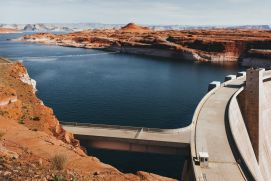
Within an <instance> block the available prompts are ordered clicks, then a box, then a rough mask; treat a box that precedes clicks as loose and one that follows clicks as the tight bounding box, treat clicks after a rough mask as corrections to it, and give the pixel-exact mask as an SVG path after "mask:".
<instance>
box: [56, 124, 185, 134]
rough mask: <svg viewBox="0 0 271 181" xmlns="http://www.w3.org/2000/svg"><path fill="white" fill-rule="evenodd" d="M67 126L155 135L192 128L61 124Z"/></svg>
mask: <svg viewBox="0 0 271 181" xmlns="http://www.w3.org/2000/svg"><path fill="white" fill-rule="evenodd" d="M60 123H61V124H62V125H65V126H78V127H92V128H94V127H96V128H106V129H118V130H119V129H122V130H132V131H137V130H142V131H144V132H154V133H164V134H173V133H175V134H177V133H180V132H183V131H188V130H190V126H187V127H184V128H177V129H160V128H147V127H133V126H120V125H108V124H92V123H78V122H60Z"/></svg>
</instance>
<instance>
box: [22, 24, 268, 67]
mask: <svg viewBox="0 0 271 181" xmlns="http://www.w3.org/2000/svg"><path fill="white" fill-rule="evenodd" d="M20 40H23V41H30V42H38V43H44V44H52V45H60V46H70V47H79V48H98V49H102V50H107V51H117V52H121V53H132V54H139V55H150V56H157V57H167V58H173V59H178V60H190V61H200V62H229V61H230V62H237V61H240V62H241V61H242V60H243V59H244V58H247V57H250V56H251V53H250V51H251V50H252V49H253V50H261V51H262V50H271V31H270V30H252V29H250V30H249V29H196V30H165V31H155V30H152V29H150V28H147V27H141V26H138V25H136V24H133V23H130V24H128V25H126V26H124V27H122V28H120V29H100V30H99V29H97V30H85V31H80V32H73V33H68V34H58V35H57V34H51V33H39V34H33V35H27V36H24V37H22V38H20ZM261 51H258V54H261ZM254 56H255V54H254Z"/></svg>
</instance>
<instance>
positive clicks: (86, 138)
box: [61, 122, 190, 155]
mask: <svg viewBox="0 0 271 181" xmlns="http://www.w3.org/2000/svg"><path fill="white" fill-rule="evenodd" d="M61 124H62V126H63V128H64V129H65V130H67V131H70V132H72V133H73V134H74V135H75V137H76V138H77V139H79V140H80V142H81V143H82V144H83V145H84V146H86V147H94V148H103V149H111V150H123V151H134V152H145V153H160V154H184V155H189V145H190V126H188V127H185V128H179V129H159V128H146V127H132V126H119V125H106V124H91V123H77V122H61Z"/></svg>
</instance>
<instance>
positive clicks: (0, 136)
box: [0, 131, 5, 140]
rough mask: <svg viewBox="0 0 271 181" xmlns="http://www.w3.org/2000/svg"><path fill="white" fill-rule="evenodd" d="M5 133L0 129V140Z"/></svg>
mask: <svg viewBox="0 0 271 181" xmlns="http://www.w3.org/2000/svg"><path fill="white" fill-rule="evenodd" d="M4 135H5V132H3V131H0V140H1V139H2V137H3V136H4Z"/></svg>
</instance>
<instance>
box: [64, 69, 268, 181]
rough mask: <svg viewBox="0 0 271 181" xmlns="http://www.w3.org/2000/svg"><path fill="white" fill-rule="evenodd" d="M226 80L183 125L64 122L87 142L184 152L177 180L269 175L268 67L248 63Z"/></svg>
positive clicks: (89, 143)
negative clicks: (184, 125) (116, 124)
mask: <svg viewBox="0 0 271 181" xmlns="http://www.w3.org/2000/svg"><path fill="white" fill-rule="evenodd" d="M225 80H227V81H225V82H224V83H222V84H216V86H214V87H213V88H212V89H211V90H210V91H209V92H208V93H207V94H206V95H205V96H204V98H203V99H202V100H201V101H200V103H199V104H198V106H197V108H196V110H195V113H194V116H193V120H192V123H191V125H190V126H188V127H185V128H180V129H172V130H170V129H168V130H163V129H151V128H149V129H148V128H135V127H124V126H123V127H121V126H110V125H92V124H85V125H84V124H77V123H64V124H63V127H64V128H65V129H66V130H68V131H71V132H73V133H74V134H75V136H76V137H77V138H78V139H80V140H82V141H83V142H87V143H88V144H87V145H89V146H92V147H98V148H105V149H116V150H125V151H135V152H148V153H163V154H185V155H186V156H187V155H188V157H187V158H188V159H187V161H186V162H185V166H184V169H183V172H182V180H196V181H201V180H204V181H210V180H214V181H215V180H229V181H230V180H238V181H239V180H240V181H241V180H268V179H269V178H270V177H271V175H270V170H271V162H270V160H269V158H270V156H271V140H270V131H269V130H268V128H269V127H270V126H271V125H270V124H271V123H270V117H271V106H270V99H271V89H270V88H271V71H270V70H269V71H266V70H265V69H248V70H247V72H246V73H243V72H240V73H238V74H237V76H234V75H231V76H227V77H226V78H225ZM187 151H188V152H187Z"/></svg>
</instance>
